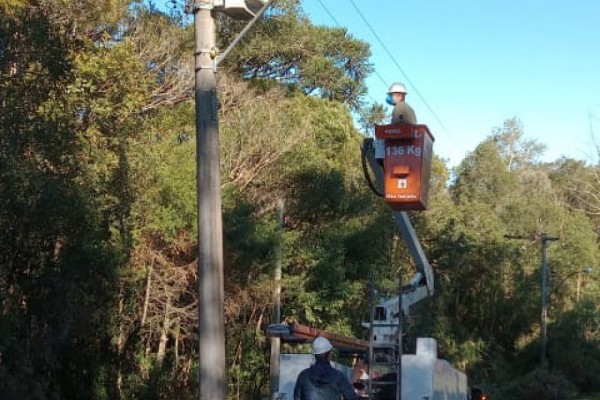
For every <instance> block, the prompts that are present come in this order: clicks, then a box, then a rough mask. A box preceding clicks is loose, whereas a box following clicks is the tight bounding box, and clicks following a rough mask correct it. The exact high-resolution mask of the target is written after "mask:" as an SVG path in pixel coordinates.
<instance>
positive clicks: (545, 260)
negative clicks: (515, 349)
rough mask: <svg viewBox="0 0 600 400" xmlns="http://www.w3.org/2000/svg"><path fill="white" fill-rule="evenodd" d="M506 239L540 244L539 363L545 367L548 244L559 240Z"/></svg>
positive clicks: (546, 237)
mask: <svg viewBox="0 0 600 400" xmlns="http://www.w3.org/2000/svg"><path fill="white" fill-rule="evenodd" d="M504 237H505V238H507V239H520V240H531V239H535V240H539V241H540V242H541V243H542V267H541V275H542V313H541V328H540V336H541V337H540V341H541V350H540V361H541V363H542V366H545V365H546V347H547V343H548V336H547V335H548V242H550V241H556V240H560V239H559V238H558V237H551V236H548V235H547V234H546V233H541V234H540V235H536V236H533V237H532V236H521V235H504Z"/></svg>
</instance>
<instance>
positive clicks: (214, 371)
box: [187, 0, 273, 400]
mask: <svg viewBox="0 0 600 400" xmlns="http://www.w3.org/2000/svg"><path fill="white" fill-rule="evenodd" d="M187 1H188V3H187V4H191V5H192V12H193V13H194V29H195V46H194V63H195V78H196V83H195V94H196V180H197V182H196V183H197V198H198V210H197V211H198V281H199V285H198V286H199V289H198V290H199V301H198V314H199V318H198V334H199V355H198V357H199V369H198V371H199V372H198V385H199V388H198V393H199V394H200V399H201V400H223V399H225V398H226V390H225V371H226V369H225V323H224V316H223V299H224V297H225V296H224V289H223V226H222V225H223V224H222V218H221V169H220V161H219V158H220V155H219V120H218V107H217V106H218V101H217V79H216V69H217V64H218V63H219V62H220V61H222V60H223V58H224V57H225V56H226V55H227V54H228V53H229V52H230V51H231V49H233V47H234V46H235V45H236V44H237V43H238V42H239V41H240V39H241V37H242V36H243V35H244V34H245V33H246V32H248V30H249V29H250V28H251V27H252V25H253V24H254V23H256V21H258V20H259V18H260V17H261V16H262V14H263V13H264V12H265V10H266V9H267V8H268V7H269V6H270V5H271V3H272V2H273V0H268V1H267V0H245V1H244V6H243V7H242V8H240V6H241V4H240V3H239V2H237V3H235V5H236V6H237V7H232V8H233V9H234V10H232V12H234V11H235V10H237V14H236V15H234V18H235V17H240V16H241V17H244V18H246V17H248V16H252V15H253V16H254V17H253V18H252V20H251V21H250V22H249V23H248V24H247V25H246V27H245V28H244V29H243V30H242V32H240V34H239V35H238V37H237V38H236V39H235V40H234V41H233V42H232V43H231V44H230V45H229V47H228V48H227V49H226V50H225V52H224V53H223V54H222V55H220V56H218V54H217V47H216V32H215V20H214V18H213V11H214V8H215V4H216V3H217V0H187ZM218 3H219V7H220V10H225V12H227V7H226V6H225V5H224V4H223V3H224V2H223V1H219V2H218ZM248 6H250V7H251V8H252V9H250V8H248ZM259 6H260V7H259ZM257 7H258V9H257ZM242 9H243V11H242Z"/></svg>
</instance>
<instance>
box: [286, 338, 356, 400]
mask: <svg viewBox="0 0 600 400" xmlns="http://www.w3.org/2000/svg"><path fill="white" fill-rule="evenodd" d="M331 350H333V345H332V344H331V342H330V341H329V340H327V338H324V337H323V336H317V337H316V338H315V340H314V341H313V342H312V353H313V354H314V356H315V361H316V362H315V363H314V364H313V365H312V366H310V368H306V369H305V370H303V371H302V372H300V375H298V379H297V380H296V385H295V386H294V400H340V399H342V398H343V399H344V400H355V399H356V398H357V396H356V393H355V392H354V389H353V388H352V386H351V385H350V381H348V379H346V377H345V376H344V374H343V373H341V372H340V371H338V370H337V369H335V368H333V367H332V366H331V362H330V359H329V357H330V354H331Z"/></svg>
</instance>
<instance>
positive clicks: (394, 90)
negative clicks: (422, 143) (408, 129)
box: [385, 83, 417, 125]
mask: <svg viewBox="0 0 600 400" xmlns="http://www.w3.org/2000/svg"><path fill="white" fill-rule="evenodd" d="M405 100H406V87H405V86H404V84H402V83H394V84H392V86H390V90H389V92H388V95H387V98H386V99H385V101H386V102H387V103H388V104H389V105H391V106H394V112H393V113H392V124H413V125H414V124H416V123H417V116H416V115H415V112H414V110H413V109H412V107H411V106H409V105H408V103H407V102H406V101H405Z"/></svg>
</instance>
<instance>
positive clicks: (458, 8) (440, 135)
mask: <svg viewBox="0 0 600 400" xmlns="http://www.w3.org/2000/svg"><path fill="white" fill-rule="evenodd" d="M353 3H354V5H356V7H357V8H358V10H359V11H360V13H359V11H357V10H356V8H355V6H354V5H353ZM323 5H324V7H323ZM303 8H304V10H305V11H306V13H307V14H308V16H309V17H310V19H311V20H312V21H313V23H315V24H317V25H329V26H338V24H339V25H340V26H342V27H345V28H346V29H347V30H348V32H349V33H350V34H351V35H352V36H353V37H355V38H358V39H361V40H364V41H366V42H368V43H369V44H371V50H372V57H371V62H372V63H373V64H374V68H375V70H376V71H377V73H378V75H380V76H377V75H375V74H373V75H372V76H371V77H370V78H369V79H368V81H367V83H368V87H369V97H368V100H369V101H372V99H376V100H377V101H379V102H381V103H383V102H384V99H385V93H386V91H387V84H390V83H392V82H394V81H401V82H405V83H406V84H407V89H408V92H409V95H408V97H407V101H408V103H409V104H411V105H412V107H413V108H414V109H415V111H416V113H417V118H418V120H419V122H420V123H425V124H427V125H429V127H430V129H431V131H432V132H433V133H434V136H435V137H436V143H435V145H434V149H435V151H436V152H437V153H438V154H439V155H441V156H442V157H444V158H447V159H449V160H450V164H451V165H456V164H457V163H458V162H460V160H462V159H463V158H464V156H465V155H466V153H467V152H469V151H472V150H473V149H474V148H475V147H476V146H477V144H478V143H480V142H481V141H482V140H483V139H484V138H485V137H486V136H488V135H489V134H490V133H491V132H492V129H493V128H494V127H499V126H501V125H502V123H503V122H504V121H505V120H506V119H508V118H511V117H518V118H519V119H520V120H521V122H522V123H523V127H524V133H525V137H526V138H528V139H535V140H537V141H539V142H541V143H544V144H546V145H547V146H548V149H547V151H546V154H545V156H544V158H543V160H544V161H551V160H555V159H557V158H559V157H560V156H562V155H565V156H568V157H572V158H576V159H582V160H586V161H589V162H594V163H595V162H597V155H596V154H595V150H594V147H593V141H592V132H594V133H595V134H596V136H597V140H598V144H600V1H598V0H579V1H566V0H564V1H563V0H544V1H542V0H511V1H508V0H483V1H482V0H429V1H425V0H421V1H414V0H413V1H404V0H379V1H373V0H303ZM329 14H331V15H333V18H334V19H335V20H334V19H332V17H331V16H330V15H329ZM361 14H362V16H363V17H364V19H366V20H367V22H368V23H369V24H370V25H371V27H372V28H373V30H374V31H375V33H376V34H377V36H378V37H379V39H380V40H381V42H382V43H383V46H382V45H381V44H380V42H379V40H378V39H377V37H376V36H375V35H374V34H373V33H372V32H371V29H369V27H368V25H367V24H366V23H365V21H364V20H363V18H362V17H361ZM384 46H385V47H384ZM386 48H387V51H389V53H391V55H392V56H393V60H392V58H391V57H390V56H389V55H388V52H387V51H386ZM394 60H395V61H394ZM396 63H397V64H399V66H400V68H401V69H402V70H403V71H404V72H405V75H403V74H402V72H401V71H400V69H399V68H398V66H397V65H396ZM407 77H408V78H407ZM382 80H384V81H385V82H386V84H384V83H383V82H382ZM408 81H410V82H412V84H410V83H409V82H408ZM417 92H418V93H420V94H421V96H419V95H418V93H417ZM423 99H424V100H423ZM426 103H427V104H429V106H430V108H431V109H432V110H433V113H435V115H437V118H436V117H435V115H434V114H433V113H432V112H431V111H430V110H429V107H428V106H427V104H426ZM438 119H439V120H440V121H441V124H440V122H439V121H438ZM444 127H445V128H446V129H444Z"/></svg>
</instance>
